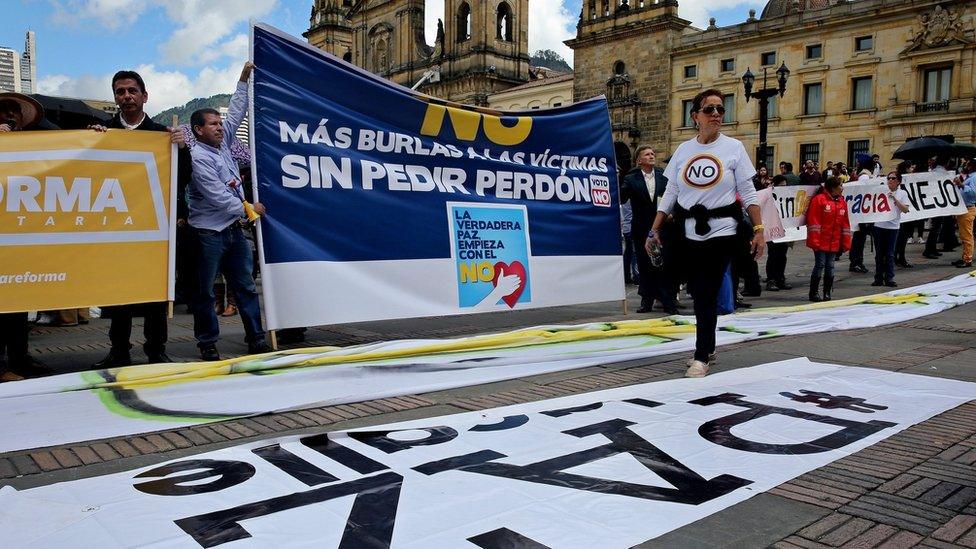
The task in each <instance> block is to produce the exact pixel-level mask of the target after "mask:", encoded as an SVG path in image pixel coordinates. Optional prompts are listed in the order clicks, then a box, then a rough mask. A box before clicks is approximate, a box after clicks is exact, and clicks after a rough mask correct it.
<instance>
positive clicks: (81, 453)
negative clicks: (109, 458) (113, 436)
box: [71, 446, 102, 465]
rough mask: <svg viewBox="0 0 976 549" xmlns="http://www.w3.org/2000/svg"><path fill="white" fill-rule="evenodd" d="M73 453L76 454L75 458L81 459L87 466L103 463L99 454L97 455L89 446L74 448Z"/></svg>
mask: <svg viewBox="0 0 976 549" xmlns="http://www.w3.org/2000/svg"><path fill="white" fill-rule="evenodd" d="M71 451H72V452H74V454H75V456H77V457H78V459H80V460H81V462H82V463H83V464H85V465H91V464H92V463H98V462H100V461H102V458H100V457H99V456H98V454H96V453H95V451H94V450H93V449H91V448H90V447H88V446H74V447H72V448H71Z"/></svg>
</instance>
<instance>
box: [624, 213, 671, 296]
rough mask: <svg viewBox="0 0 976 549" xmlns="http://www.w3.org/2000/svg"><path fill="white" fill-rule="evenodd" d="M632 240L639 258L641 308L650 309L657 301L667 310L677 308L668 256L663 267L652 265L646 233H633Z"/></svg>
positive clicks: (638, 288)
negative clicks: (669, 271) (645, 245)
mask: <svg viewBox="0 0 976 549" xmlns="http://www.w3.org/2000/svg"><path fill="white" fill-rule="evenodd" d="M631 238H632V240H633V244H634V254H635V255H636V256H637V275H638V277H639V278H640V281H639V283H640V285H639V286H638V287H637V293H638V294H640V296H641V306H642V307H647V308H650V306H651V305H653V304H654V300H655V299H657V300H658V301H660V302H661V305H662V306H663V307H664V309H665V310H672V309H674V308H676V307H677V303H675V300H674V297H675V294H674V291H673V289H674V284H672V283H671V278H670V274H669V273H668V269H669V268H668V264H667V256H665V258H664V264H663V265H662V266H661V267H654V266H652V265H651V258H650V257H648V256H647V250H645V249H644V243H645V242H646V241H647V232H646V231H633V232H632V233H631Z"/></svg>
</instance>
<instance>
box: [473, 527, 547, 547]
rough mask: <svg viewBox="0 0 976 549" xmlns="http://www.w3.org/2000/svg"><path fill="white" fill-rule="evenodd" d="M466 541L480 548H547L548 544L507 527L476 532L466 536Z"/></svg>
mask: <svg viewBox="0 0 976 549" xmlns="http://www.w3.org/2000/svg"><path fill="white" fill-rule="evenodd" d="M468 541H470V542H471V543H473V544H475V545H477V546H478V547H481V549H515V548H518V549H549V546H548V545H543V544H541V543H539V542H538V541H535V540H534V539H532V538H529V537H526V536H523V535H522V534H519V533H518V532H515V531H513V530H509V529H508V528H499V529H497V530H492V531H491V532H485V533H484V534H478V535H477V536H473V537H470V538H468Z"/></svg>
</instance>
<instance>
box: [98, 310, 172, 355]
mask: <svg viewBox="0 0 976 549" xmlns="http://www.w3.org/2000/svg"><path fill="white" fill-rule="evenodd" d="M168 308H169V307H168V306H167V304H166V302H165V301H164V302H161V303H140V304H137V305H120V306H117V307H112V308H111V310H110V311H109V312H110V314H111V316H112V325H111V326H110V327H109V329H108V338H109V340H110V341H111V342H112V350H113V351H116V352H123V353H128V352H129V349H130V348H131V347H132V346H131V345H130V344H129V339H130V338H131V337H132V317H134V316H142V317H144V318H145V324H144V325H143V329H142V332H143V334H144V335H145V336H146V342H145V343H144V344H143V346H142V348H143V350H144V351H145V352H146V354H147V355H153V354H159V353H162V352H163V351H165V350H166V339H167V338H168V333H167V326H166V313H167V309H168Z"/></svg>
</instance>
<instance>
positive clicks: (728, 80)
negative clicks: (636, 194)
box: [567, 0, 976, 164]
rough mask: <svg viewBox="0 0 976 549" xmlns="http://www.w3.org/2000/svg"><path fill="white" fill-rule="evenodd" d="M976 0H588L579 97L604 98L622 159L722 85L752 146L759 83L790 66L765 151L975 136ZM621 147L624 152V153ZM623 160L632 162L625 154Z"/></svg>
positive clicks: (668, 139) (802, 152)
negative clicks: (713, 1)
mask: <svg viewBox="0 0 976 549" xmlns="http://www.w3.org/2000/svg"><path fill="white" fill-rule="evenodd" d="M974 18H976V4H974V3H973V2H968V1H966V0H944V1H936V0H851V1H845V0H839V1H838V0H770V1H769V2H768V3H767V5H766V7H765V9H764V10H763V12H762V14H761V15H760V16H759V17H758V18H757V17H755V13H754V12H751V13H750V16H749V18H748V19H747V20H746V21H744V22H742V23H740V24H737V25H732V26H729V27H723V28H718V27H716V26H715V25H714V22H713V24H712V25H710V26H709V27H708V28H706V29H704V30H700V29H696V28H694V27H692V26H691V24H690V23H689V22H688V21H685V20H683V19H681V18H680V17H678V15H677V2H675V1H674V0H661V1H658V2H655V1H653V0H629V1H628V0H584V5H583V12H582V14H581V18H580V23H579V26H578V32H577V36H576V38H574V39H572V40H570V41H568V42H567V44H568V45H569V46H570V47H572V48H573V49H574V51H575V69H576V71H575V72H576V79H575V80H576V81H575V84H574V97H575V98H576V100H582V99H585V98H588V97H592V96H595V95H599V94H605V95H606V96H607V98H608V102H609V106H610V112H611V118H612V120H613V129H614V138H615V141H616V142H617V150H618V161H619V160H621V158H619V157H621V156H625V155H627V154H628V153H629V152H632V151H633V150H634V147H635V146H636V145H637V144H638V143H648V144H650V145H652V146H654V147H655V148H657V149H658V150H664V151H668V152H670V151H672V150H673V149H674V147H675V146H677V144H678V143H680V142H682V141H685V140H687V139H689V138H691V137H692V136H694V135H695V129H694V128H693V127H692V124H691V120H690V116H689V114H690V104H691V99H692V98H693V97H694V96H695V95H696V94H697V93H698V92H700V91H702V90H705V89H709V88H716V89H718V90H720V91H721V92H722V93H723V94H724V95H725V98H726V99H725V102H726V125H725V129H724V130H723V131H724V132H725V133H727V134H728V135H730V136H732V137H736V138H738V139H741V140H742V141H743V142H744V143H745V144H746V147H747V149H749V150H751V151H755V150H757V146H758V136H759V111H758V109H759V107H758V102H757V101H755V100H752V101H746V98H745V94H744V89H743V84H742V75H743V73H745V72H746V70H747V69H749V70H750V71H751V72H752V73H753V74H755V75H756V88H762V87H763V76H764V71H765V74H766V75H767V76H768V86H769V87H775V86H776V74H775V71H776V70H777V68H779V67H780V66H781V65H783V64H785V65H786V66H787V67H788V68H789V69H790V71H791V73H790V76H789V79H788V81H787V85H786V92H785V95H784V96H783V97H782V98H777V99H775V100H773V101H772V102H771V104H770V112H769V115H770V121H769V127H768V131H769V138H768V140H767V141H768V144H769V151H768V152H769V154H768V155H767V158H766V161H767V162H768V163H774V162H779V161H782V160H786V161H791V162H793V163H794V164H797V163H799V162H802V161H804V160H806V159H813V160H818V161H820V162H821V163H823V162H824V161H826V160H835V161H836V160H842V161H849V160H851V159H852V158H853V157H854V155H855V154H857V153H860V152H871V153H877V154H879V155H880V156H881V158H882V159H883V162H885V161H887V162H888V163H890V161H889V160H888V159H890V158H891V154H892V153H893V152H894V150H895V149H897V148H898V147H899V146H900V145H901V144H903V143H905V141H906V140H909V139H911V138H914V137H921V136H931V135H936V136H953V137H954V138H955V139H956V140H959V141H966V142H973V141H974V138H976V97H974V88H976V72H974V59H976V36H974V31H973V22H974ZM624 160H629V159H624ZM624 164H626V163H625V162H624Z"/></svg>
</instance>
